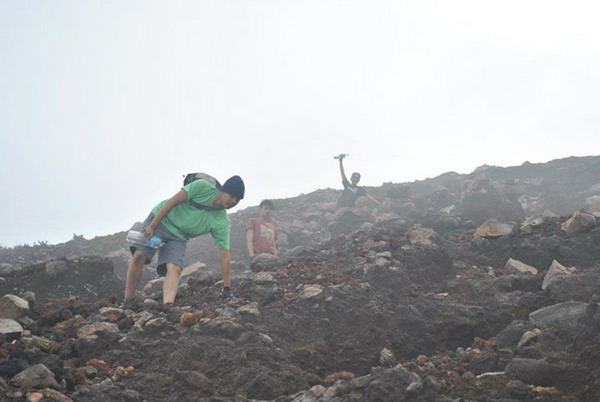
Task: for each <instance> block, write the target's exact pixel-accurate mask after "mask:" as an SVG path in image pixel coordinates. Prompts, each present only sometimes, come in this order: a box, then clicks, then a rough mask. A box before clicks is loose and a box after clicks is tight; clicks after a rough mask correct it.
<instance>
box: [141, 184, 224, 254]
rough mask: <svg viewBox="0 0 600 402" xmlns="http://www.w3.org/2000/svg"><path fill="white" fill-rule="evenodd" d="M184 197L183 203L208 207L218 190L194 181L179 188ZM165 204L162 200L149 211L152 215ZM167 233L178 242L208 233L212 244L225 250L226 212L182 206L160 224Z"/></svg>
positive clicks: (183, 204) (178, 206) (172, 211)
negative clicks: (185, 198) (176, 238)
mask: <svg viewBox="0 0 600 402" xmlns="http://www.w3.org/2000/svg"><path fill="white" fill-rule="evenodd" d="M182 190H184V191H185V192H186V193H187V201H189V200H192V201H195V202H197V203H198V204H202V205H212V203H213V201H214V199H215V197H216V196H217V194H218V193H219V190H218V189H217V188H216V187H215V186H213V185H212V184H210V183H209V182H207V181H206V180H196V181H193V182H191V183H190V184H188V185H187V186H184V187H182ZM167 201H169V200H164V201H162V202H160V203H158V205H156V206H155V207H154V208H153V209H152V213H153V214H155V215H156V214H157V213H158V211H160V209H161V208H162V207H163V206H164V205H165V204H166V203H167ZM160 223H162V224H163V225H164V226H165V227H166V228H167V229H168V230H169V231H170V232H171V233H173V234H174V235H175V236H177V237H179V238H180V239H182V240H188V239H190V238H192V237H196V236H200V235H203V234H205V233H210V235H211V236H212V238H213V239H214V241H215V243H217V245H218V246H219V248H220V249H222V250H229V216H227V212H226V210H224V209H222V210H218V211H203V210H201V209H198V208H195V207H193V206H192V205H191V204H190V203H188V202H184V203H181V204H179V205H177V206H176V207H175V208H173V209H172V210H171V211H170V212H169V214H168V215H167V216H165V217H164V219H163V220H162V221H161V222H160Z"/></svg>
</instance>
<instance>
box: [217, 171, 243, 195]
mask: <svg viewBox="0 0 600 402" xmlns="http://www.w3.org/2000/svg"><path fill="white" fill-rule="evenodd" d="M245 189H246V188H245V186H244V181H243V180H242V178H241V177H240V176H231V177H230V178H229V179H227V181H226V182H225V183H223V185H222V186H221V191H223V192H224V193H227V194H230V195H232V196H234V197H235V198H237V199H238V200H241V199H242V198H244V190H245Z"/></svg>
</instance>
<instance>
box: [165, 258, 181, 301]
mask: <svg viewBox="0 0 600 402" xmlns="http://www.w3.org/2000/svg"><path fill="white" fill-rule="evenodd" d="M181 270H182V269H181V267H180V266H179V265H177V264H173V263H168V264H167V275H166V276H165V281H164V282H163V303H173V302H174V301H175V296H177V287H178V286H179V277H180V276H181Z"/></svg>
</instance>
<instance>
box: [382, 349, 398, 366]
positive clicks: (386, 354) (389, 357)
mask: <svg viewBox="0 0 600 402" xmlns="http://www.w3.org/2000/svg"><path fill="white" fill-rule="evenodd" d="M379 364H380V365H382V366H383V367H393V366H394V365H395V364H396V356H394V353H393V352H392V351H391V350H389V349H388V348H383V349H382V350H381V352H379Z"/></svg>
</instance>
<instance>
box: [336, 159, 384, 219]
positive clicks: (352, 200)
mask: <svg viewBox="0 0 600 402" xmlns="http://www.w3.org/2000/svg"><path fill="white" fill-rule="evenodd" d="M346 156H347V155H346V154H339V155H338V156H336V157H335V159H338V160H339V161H340V173H341V174H342V185H343V186H344V191H343V192H342V196H341V197H340V199H339V200H338V204H337V205H338V207H340V208H341V207H353V206H354V204H356V200H357V199H358V197H367V198H368V199H370V200H371V201H373V202H374V203H376V204H380V202H379V200H377V199H376V198H375V197H373V196H371V195H369V194H367V192H366V191H365V189H364V188H362V187H360V186H358V182H359V181H360V173H358V172H354V173H352V176H350V180H351V181H350V182H349V181H348V179H347V178H346V173H345V172H344V164H343V160H344V158H345V157H346Z"/></svg>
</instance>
